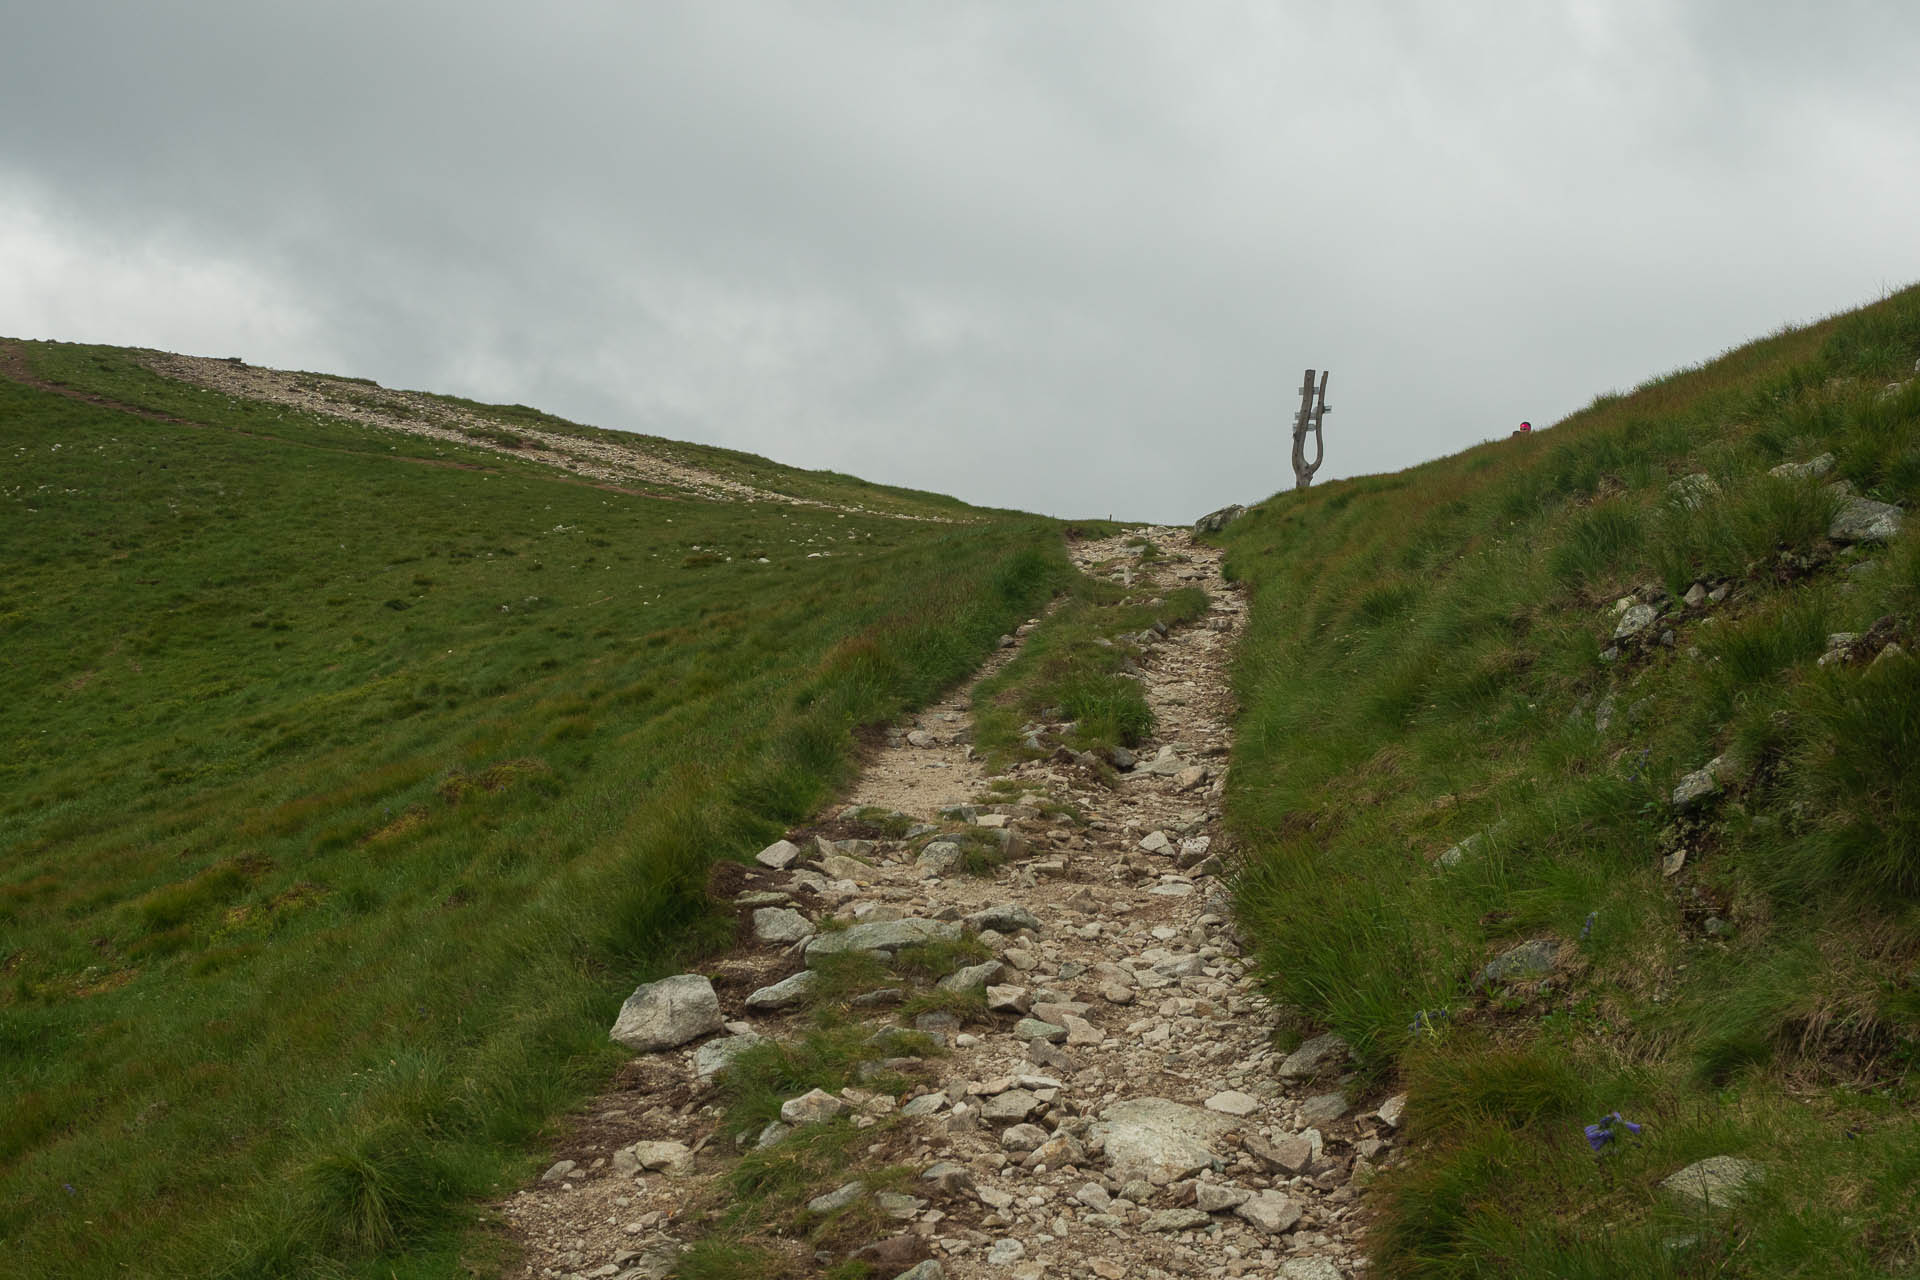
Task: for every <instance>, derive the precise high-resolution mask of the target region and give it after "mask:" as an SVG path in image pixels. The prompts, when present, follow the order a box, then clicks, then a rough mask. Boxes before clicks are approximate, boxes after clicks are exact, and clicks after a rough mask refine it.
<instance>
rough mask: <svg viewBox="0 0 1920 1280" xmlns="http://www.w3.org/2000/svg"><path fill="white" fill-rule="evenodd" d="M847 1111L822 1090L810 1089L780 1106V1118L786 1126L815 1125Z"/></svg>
mask: <svg viewBox="0 0 1920 1280" xmlns="http://www.w3.org/2000/svg"><path fill="white" fill-rule="evenodd" d="M846 1109H847V1104H846V1103H844V1102H842V1101H841V1100H840V1099H838V1098H836V1097H834V1096H833V1095H832V1094H830V1093H828V1092H827V1091H826V1090H824V1089H810V1090H808V1091H807V1092H805V1093H803V1094H801V1095H800V1096H799V1097H797V1098H788V1099H787V1100H786V1101H785V1102H783V1103H781V1104H780V1118H781V1119H782V1120H784V1121H786V1122H787V1123H788V1124H817V1123H819V1122H820V1121H822V1120H831V1119H833V1118H834V1117H835V1116H837V1115H839V1114H840V1113H841V1112H843V1111H845V1110H846Z"/></svg>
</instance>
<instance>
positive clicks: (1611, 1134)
mask: <svg viewBox="0 0 1920 1280" xmlns="http://www.w3.org/2000/svg"><path fill="white" fill-rule="evenodd" d="M1616 1124H1617V1125H1619V1126H1620V1128H1622V1129H1625V1130H1626V1131H1627V1132H1628V1133H1631V1134H1634V1135H1636V1136H1637V1135H1638V1134H1639V1132H1640V1126H1639V1125H1637V1124H1635V1123H1634V1122H1633V1121H1631V1120H1629V1119H1627V1118H1626V1117H1625V1116H1623V1115H1621V1114H1620V1113H1619V1112H1618V1111H1614V1112H1610V1113H1609V1114H1607V1115H1604V1116H1601V1117H1600V1119H1598V1120H1597V1121H1595V1122H1594V1123H1592V1124H1590V1125H1588V1126H1587V1129H1586V1133H1587V1145H1588V1146H1590V1147H1592V1148H1593V1151H1594V1154H1595V1155H1599V1154H1600V1153H1601V1152H1602V1151H1604V1150H1605V1149H1606V1146H1607V1144H1608V1143H1609V1142H1612V1141H1613V1140H1614V1138H1616V1137H1618V1136H1619V1135H1618V1134H1617V1133H1616V1132H1615V1131H1614V1126H1615V1125H1616Z"/></svg>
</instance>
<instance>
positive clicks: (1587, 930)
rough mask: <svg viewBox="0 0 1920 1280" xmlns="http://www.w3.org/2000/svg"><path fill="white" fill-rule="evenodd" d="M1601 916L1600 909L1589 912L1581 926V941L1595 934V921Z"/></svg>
mask: <svg viewBox="0 0 1920 1280" xmlns="http://www.w3.org/2000/svg"><path fill="white" fill-rule="evenodd" d="M1599 918H1600V913H1599V912H1598V911H1589V912H1587V919H1586V922H1585V923H1584V924H1582V925H1581V926H1580V941H1582V942H1585V941H1586V940H1587V939H1588V938H1590V937H1592V936H1593V922H1594V921H1595V920H1598V919H1599Z"/></svg>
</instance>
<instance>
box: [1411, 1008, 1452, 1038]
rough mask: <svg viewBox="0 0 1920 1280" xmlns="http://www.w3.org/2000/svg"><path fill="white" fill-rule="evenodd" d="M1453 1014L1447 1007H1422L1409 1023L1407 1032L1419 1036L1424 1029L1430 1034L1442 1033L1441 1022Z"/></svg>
mask: <svg viewBox="0 0 1920 1280" xmlns="http://www.w3.org/2000/svg"><path fill="white" fill-rule="evenodd" d="M1451 1016H1452V1015H1451V1014H1449V1013H1448V1012H1447V1011H1446V1010H1445V1009H1422V1010H1421V1011H1420V1012H1418V1013H1416V1014H1414V1015H1413V1021H1412V1022H1409V1023H1408V1024H1407V1034H1408V1035H1410V1036H1417V1035H1419V1034H1420V1033H1421V1032H1422V1031H1425V1032H1427V1033H1428V1034H1430V1035H1439V1034H1440V1024H1441V1023H1443V1022H1445V1021H1446V1020H1447V1019H1448V1018H1449V1017H1451Z"/></svg>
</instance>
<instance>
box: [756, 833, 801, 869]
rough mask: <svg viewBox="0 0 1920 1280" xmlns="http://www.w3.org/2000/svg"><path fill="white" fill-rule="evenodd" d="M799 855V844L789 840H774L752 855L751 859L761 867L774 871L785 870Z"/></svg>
mask: <svg viewBox="0 0 1920 1280" xmlns="http://www.w3.org/2000/svg"><path fill="white" fill-rule="evenodd" d="M799 857H800V846H799V845H797V844H795V843H794V842H793V841H791V840H775V841H774V842H773V843H772V844H770V845H768V846H767V847H766V848H764V849H762V850H761V851H760V852H758V853H756V854H754V855H753V860H754V861H755V862H757V863H759V864H760V865H761V866H763V867H770V868H771V869H773V870H775V871H785V870H786V869H787V868H788V867H790V866H792V865H793V864H794V863H795V862H796V861H797V860H798V859H799Z"/></svg>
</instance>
